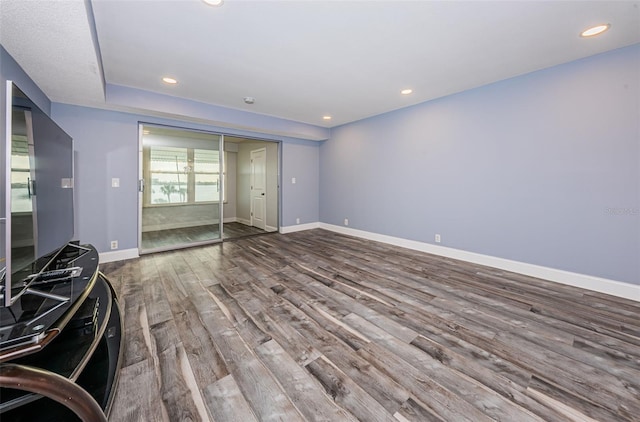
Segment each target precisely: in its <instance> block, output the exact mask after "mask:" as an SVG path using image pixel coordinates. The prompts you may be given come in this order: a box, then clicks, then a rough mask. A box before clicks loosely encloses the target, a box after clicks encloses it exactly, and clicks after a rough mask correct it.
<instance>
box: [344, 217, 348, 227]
mask: <svg viewBox="0 0 640 422" xmlns="http://www.w3.org/2000/svg"><path fill="white" fill-rule="evenodd" d="M344 225H345V226H348V225H349V219H348V218H345V219H344Z"/></svg>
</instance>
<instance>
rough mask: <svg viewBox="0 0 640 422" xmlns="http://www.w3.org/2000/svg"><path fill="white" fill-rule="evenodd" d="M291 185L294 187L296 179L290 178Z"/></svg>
mask: <svg viewBox="0 0 640 422" xmlns="http://www.w3.org/2000/svg"><path fill="white" fill-rule="evenodd" d="M291 184H293V185H295V184H296V178H295V177H292V178H291Z"/></svg>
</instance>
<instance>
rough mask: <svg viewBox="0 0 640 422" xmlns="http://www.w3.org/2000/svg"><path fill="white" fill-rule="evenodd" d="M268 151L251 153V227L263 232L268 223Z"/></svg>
mask: <svg viewBox="0 0 640 422" xmlns="http://www.w3.org/2000/svg"><path fill="white" fill-rule="evenodd" d="M266 214H267V149H266V148H260V149H256V150H253V151H251V225H252V226H254V227H258V228H260V229H262V230H265V228H266V221H267V215H266Z"/></svg>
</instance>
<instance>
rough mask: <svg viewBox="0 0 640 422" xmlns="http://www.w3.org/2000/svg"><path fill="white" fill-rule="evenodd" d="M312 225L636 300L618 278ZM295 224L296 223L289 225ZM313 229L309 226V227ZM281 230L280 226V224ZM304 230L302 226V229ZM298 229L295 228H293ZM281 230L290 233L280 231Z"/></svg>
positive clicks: (639, 289)
mask: <svg viewBox="0 0 640 422" xmlns="http://www.w3.org/2000/svg"><path fill="white" fill-rule="evenodd" d="M313 224H316V227H318V226H319V227H320V228H321V229H325V230H329V231H332V232H336V233H342V234H346V235H349V236H355V237H360V238H362V239H368V240H374V241H377V242H382V243H387V244H390V245H395V246H400V247H403V248H407V249H413V250H416V251H421V252H427V253H431V254H434V255H440V256H445V257H448V258H453V259H459V260H461V261H467V262H471V263H474V264H479V265H486V266H488V267H494V268H499V269H501V270H506V271H511V272H514V273H519V274H524V275H527V276H531V277H537V278H541V279H544V280H549V281H555V282H557V283H561V284H567V285H569V286H574V287H581V288H583V289H588V290H593V291H596V292H600V293H606V294H610V295H613V296H618V297H623V298H626V299H630V300H635V301H638V302H640V285H635V284H631V283H625V282H622V281H616V280H609V279H606V278H600V277H594V276H590V275H586V274H578V273H573V272H570V271H564V270H558V269H555V268H549V267H543V266H540V265H534V264H527V263H526V262H519V261H512V260H509V259H504V258H498V257H495V256H490V255H483V254H478V253H474V252H467V251H462V250H460V249H453V248H447V247H444V246H437V245H432V244H430V243H424V242H418V241H415V240H408V239H403V238H400V237H393V236H387V235H383V234H378V233H372V232H367V231H364V230H356V229H352V228H348V227H341V226H335V225H333V224H326V223H313ZM289 227H299V226H289ZM309 228H313V227H309ZM283 229H284V227H283ZM302 230H305V229H302ZM293 231H298V230H293ZM281 233H290V232H289V231H283V230H282V229H281Z"/></svg>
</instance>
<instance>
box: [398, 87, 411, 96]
mask: <svg viewBox="0 0 640 422" xmlns="http://www.w3.org/2000/svg"><path fill="white" fill-rule="evenodd" d="M412 92H413V89H410V88H407V89H403V90H402V91H400V93H401V94H402V95H409V94H411V93H412Z"/></svg>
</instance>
